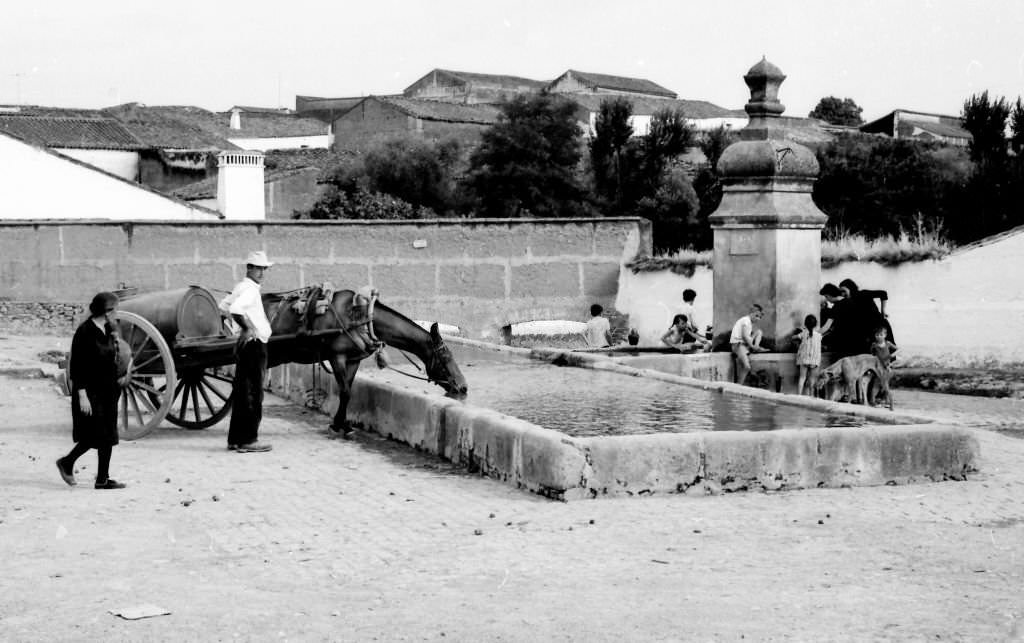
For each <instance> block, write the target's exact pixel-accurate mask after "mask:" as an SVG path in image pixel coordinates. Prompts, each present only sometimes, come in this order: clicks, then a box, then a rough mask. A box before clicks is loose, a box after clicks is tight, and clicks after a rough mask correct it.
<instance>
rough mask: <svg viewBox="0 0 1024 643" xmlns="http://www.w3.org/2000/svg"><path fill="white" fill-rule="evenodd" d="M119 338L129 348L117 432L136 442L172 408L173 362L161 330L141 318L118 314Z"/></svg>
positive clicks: (122, 313)
mask: <svg viewBox="0 0 1024 643" xmlns="http://www.w3.org/2000/svg"><path fill="white" fill-rule="evenodd" d="M117 324H118V327H119V328H120V332H121V338H122V339H123V340H124V341H125V342H126V343H127V344H128V346H129V348H130V349H131V355H132V361H131V365H130V366H129V368H128V375H129V382H128V385H127V386H126V387H124V388H123V389H121V397H120V398H119V399H118V410H117V413H118V415H117V433H118V435H119V436H120V437H121V439H122V440H136V439H138V438H141V437H143V436H145V435H148V434H149V433H150V432H152V431H153V429H155V428H156V427H157V426H159V425H160V423H161V422H162V421H163V419H164V418H165V417H166V416H167V412H168V411H170V409H171V402H172V401H173V395H172V393H173V388H174V383H175V381H176V379H175V378H176V375H175V371H174V360H173V358H172V357H171V349H170V348H169V347H168V346H167V342H166V341H164V338H163V336H162V335H160V331H158V330H157V329H156V327H155V326H153V324H151V323H149V322H148V321H146V320H145V319H144V318H143V317H141V316H139V315H136V314H135V313H130V312H128V311H121V310H119V311H117Z"/></svg>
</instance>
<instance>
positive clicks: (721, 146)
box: [697, 125, 740, 169]
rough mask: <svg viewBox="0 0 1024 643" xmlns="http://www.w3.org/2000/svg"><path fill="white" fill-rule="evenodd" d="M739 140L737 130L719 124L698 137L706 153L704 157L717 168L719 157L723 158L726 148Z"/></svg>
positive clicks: (701, 148)
mask: <svg viewBox="0 0 1024 643" xmlns="http://www.w3.org/2000/svg"><path fill="white" fill-rule="evenodd" d="M738 140H740V136H739V134H737V133H736V131H735V130H733V129H731V128H728V127H725V126H724V125H719V126H718V127H717V128H715V129H713V130H710V131H708V132H704V134H702V135H701V137H700V139H698V141H697V145H699V146H700V151H701V152H703V153H704V158H706V159H707V160H708V165H710V166H711V168H712V169H715V168H716V167H717V166H718V159H720V158H722V152H724V151H725V148H727V147H729V146H730V145H732V144H733V143H735V142H736V141H738Z"/></svg>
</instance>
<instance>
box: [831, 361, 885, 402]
mask: <svg viewBox="0 0 1024 643" xmlns="http://www.w3.org/2000/svg"><path fill="white" fill-rule="evenodd" d="M883 371H884V369H883V368H882V366H881V364H879V363H878V358H877V357H875V356H874V355H869V354H866V353H865V354H863V355H851V356H849V357H844V358H843V359H841V360H839V361H837V362H835V363H834V364H832V365H830V366H829V367H828V368H823V369H822V370H821V373H819V374H818V378H817V379H816V380H815V382H814V393H815V395H816V396H817V397H821V398H825V399H828V400H831V401H833V402H835V401H848V402H851V403H856V404H868V382H869V381H870V380H871V378H873V377H875V378H878V379H879V381H881V380H882V379H883V378H884V377H885V375H884V374H883ZM890 399H891V396H890Z"/></svg>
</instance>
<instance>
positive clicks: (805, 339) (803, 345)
mask: <svg viewBox="0 0 1024 643" xmlns="http://www.w3.org/2000/svg"><path fill="white" fill-rule="evenodd" d="M795 334H796V341H798V342H800V347H799V348H797V349H796V367H797V369H798V370H799V372H800V374H799V376H798V377H797V382H796V394H797V395H803V394H804V386H805V385H806V386H807V389H808V390H807V395H813V392H812V388H813V386H814V379H815V377H816V376H817V375H818V368H819V367H820V366H821V333H820V332H818V318H817V317H815V316H814V315H808V316H806V317H804V327H803V328H798V329H797V330H796V333H795Z"/></svg>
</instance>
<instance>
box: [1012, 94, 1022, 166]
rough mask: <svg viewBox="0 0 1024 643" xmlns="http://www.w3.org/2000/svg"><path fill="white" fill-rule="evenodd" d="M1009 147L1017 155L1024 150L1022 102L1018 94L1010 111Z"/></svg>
mask: <svg viewBox="0 0 1024 643" xmlns="http://www.w3.org/2000/svg"><path fill="white" fill-rule="evenodd" d="M1010 147H1011V149H1013V153H1014V154H1016V155H1017V156H1020V155H1021V153H1022V152H1024V104H1022V103H1021V100H1020V96H1018V97H1017V102H1015V103H1014V104H1013V110H1011V111H1010Z"/></svg>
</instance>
